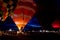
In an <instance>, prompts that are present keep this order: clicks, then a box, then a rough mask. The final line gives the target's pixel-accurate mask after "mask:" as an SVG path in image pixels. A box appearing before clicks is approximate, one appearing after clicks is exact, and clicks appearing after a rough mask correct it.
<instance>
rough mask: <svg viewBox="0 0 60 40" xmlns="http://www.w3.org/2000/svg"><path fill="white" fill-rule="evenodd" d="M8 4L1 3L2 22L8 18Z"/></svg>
mask: <svg viewBox="0 0 60 40" xmlns="http://www.w3.org/2000/svg"><path fill="white" fill-rule="evenodd" d="M6 6H7V4H6V3H4V2H3V1H0V14H1V16H0V17H1V18H2V19H1V21H4V20H5V19H6V18H7V14H8V13H7V8H6Z"/></svg>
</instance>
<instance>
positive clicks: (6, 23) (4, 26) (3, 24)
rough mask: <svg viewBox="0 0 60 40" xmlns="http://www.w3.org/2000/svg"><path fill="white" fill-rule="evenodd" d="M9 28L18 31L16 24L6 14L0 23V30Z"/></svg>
mask: <svg viewBox="0 0 60 40" xmlns="http://www.w3.org/2000/svg"><path fill="white" fill-rule="evenodd" d="M10 29H11V30H13V31H18V28H17V26H16V24H15V23H14V21H13V19H12V18H11V17H10V16H8V17H7V19H6V20H5V21H4V22H1V23H0V30H2V31H5V30H7V31H8V30H10Z"/></svg>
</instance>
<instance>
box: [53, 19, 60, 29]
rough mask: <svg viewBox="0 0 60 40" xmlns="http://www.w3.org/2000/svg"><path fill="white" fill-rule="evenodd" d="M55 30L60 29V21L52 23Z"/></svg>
mask: <svg viewBox="0 0 60 40" xmlns="http://www.w3.org/2000/svg"><path fill="white" fill-rule="evenodd" d="M52 27H53V28H60V20H56V21H54V22H53V23H52Z"/></svg>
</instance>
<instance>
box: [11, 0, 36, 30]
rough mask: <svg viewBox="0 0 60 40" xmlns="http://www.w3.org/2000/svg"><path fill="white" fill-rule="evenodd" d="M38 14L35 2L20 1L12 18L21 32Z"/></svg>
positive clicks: (30, 0)
mask: <svg viewBox="0 0 60 40" xmlns="http://www.w3.org/2000/svg"><path fill="white" fill-rule="evenodd" d="M35 12H36V4H35V2H34V1H33V0H18V3H17V6H16V8H15V10H14V12H13V13H14V14H13V15H12V16H11V18H12V19H13V21H14V22H15V24H16V25H17V27H18V28H19V30H20V29H21V28H22V27H23V28H24V27H25V25H26V24H27V23H28V21H29V20H30V19H31V18H32V17H33V15H34V14H35Z"/></svg>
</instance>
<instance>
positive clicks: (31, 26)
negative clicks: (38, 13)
mask: <svg viewBox="0 0 60 40" xmlns="http://www.w3.org/2000/svg"><path fill="white" fill-rule="evenodd" d="M40 29H42V28H41V25H40V23H39V22H38V20H37V18H36V17H35V16H34V17H33V18H32V19H31V20H30V21H29V22H28V24H27V25H26V26H25V28H24V31H28V30H29V31H31V30H40Z"/></svg>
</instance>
